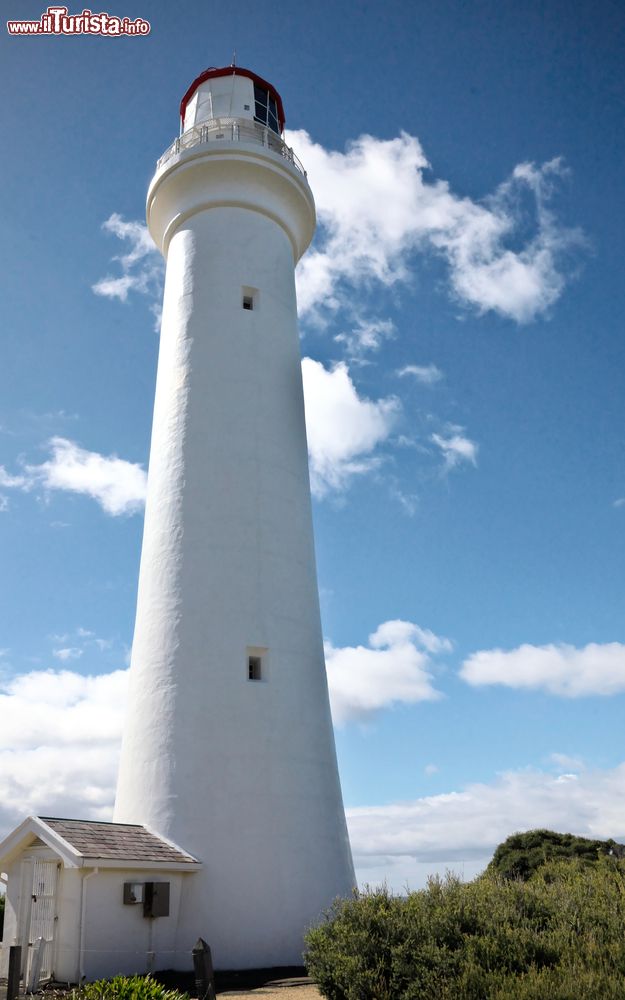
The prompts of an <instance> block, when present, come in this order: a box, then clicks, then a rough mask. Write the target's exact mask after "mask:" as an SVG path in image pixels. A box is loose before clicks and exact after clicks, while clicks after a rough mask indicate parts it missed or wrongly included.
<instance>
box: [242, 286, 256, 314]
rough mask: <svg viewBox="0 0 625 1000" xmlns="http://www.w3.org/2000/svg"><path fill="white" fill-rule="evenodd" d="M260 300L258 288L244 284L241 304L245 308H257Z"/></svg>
mask: <svg viewBox="0 0 625 1000" xmlns="http://www.w3.org/2000/svg"><path fill="white" fill-rule="evenodd" d="M257 302H258V289H257V288H248V287H247V286H244V287H243V288H242V289H241V305H242V306H243V308H244V309H247V310H252V309H256V307H257Z"/></svg>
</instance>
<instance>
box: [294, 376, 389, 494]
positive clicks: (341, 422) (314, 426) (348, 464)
mask: <svg viewBox="0 0 625 1000" xmlns="http://www.w3.org/2000/svg"><path fill="white" fill-rule="evenodd" d="M302 376H303V380H304V400H305V404H306V431H307V435H308V451H309V455H310V477H311V487H312V490H313V493H314V494H315V495H316V496H319V497H322V496H325V495H326V494H327V493H328V492H330V491H332V490H334V491H339V492H340V491H344V490H345V489H346V488H347V487H348V485H349V482H350V480H351V479H352V478H353V477H354V476H356V475H362V474H363V473H365V472H369V471H371V470H372V469H374V468H376V467H377V466H378V465H379V462H380V456H379V455H376V454H374V452H375V450H376V448H377V447H378V446H379V445H381V444H383V443H384V441H386V440H387V438H388V436H389V434H390V433H391V430H392V428H393V426H394V424H395V421H396V419H397V417H398V415H399V412H400V404H399V401H398V400H397V399H396V398H395V397H393V396H389V397H387V398H386V399H378V400H376V401H372V400H370V399H365V398H362V397H360V396H359V395H358V393H357V391H356V387H355V386H354V383H353V382H352V380H351V378H350V375H349V370H348V368H347V366H346V365H345V364H338V365H336V366H335V367H334V368H332V369H327V368H324V366H323V365H322V364H321V363H320V362H319V361H313V360H312V358H304V360H303V361H302Z"/></svg>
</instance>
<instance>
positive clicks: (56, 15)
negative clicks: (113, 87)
mask: <svg viewBox="0 0 625 1000" xmlns="http://www.w3.org/2000/svg"><path fill="white" fill-rule="evenodd" d="M7 31H8V32H9V34H10V35H107V36H109V37H115V36H116V35H149V34H150V22H149V21H144V20H143V18H142V17H137V18H135V19H134V20H132V19H131V18H129V17H117V16H116V15H115V14H105V13H101V14H94V13H93V11H91V10H83V12H82V14H70V13H69V12H68V8H67V7H48V8H47V10H46V11H45V13H43V14H42V15H41V17H40V18H39V20H38V21H7Z"/></svg>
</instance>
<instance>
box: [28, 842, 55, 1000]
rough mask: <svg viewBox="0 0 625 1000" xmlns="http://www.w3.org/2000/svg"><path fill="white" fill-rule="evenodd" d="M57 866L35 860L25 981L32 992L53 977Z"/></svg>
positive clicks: (53, 863) (53, 862)
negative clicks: (43, 981) (45, 980)
mask: <svg viewBox="0 0 625 1000" xmlns="http://www.w3.org/2000/svg"><path fill="white" fill-rule="evenodd" d="M57 874H58V863H57V862H56V861H43V860H39V859H38V858H35V860H34V861H33V882H32V894H31V903H30V919H29V921H28V941H27V942H26V943H27V945H28V957H27V961H26V964H25V970H24V973H25V974H24V981H25V983H26V988H27V990H29V991H31V992H32V991H33V990H36V989H37V987H38V985H39V983H40V982H42V980H44V979H50V978H51V977H52V972H53V969H52V963H53V961H54V931H55V927H56V903H55V896H56V881H57Z"/></svg>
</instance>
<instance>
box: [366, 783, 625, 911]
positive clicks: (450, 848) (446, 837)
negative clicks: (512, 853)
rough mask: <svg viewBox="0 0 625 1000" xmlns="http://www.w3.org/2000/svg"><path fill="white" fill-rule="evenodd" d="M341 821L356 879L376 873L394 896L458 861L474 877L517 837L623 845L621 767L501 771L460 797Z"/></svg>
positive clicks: (420, 801)
mask: <svg viewBox="0 0 625 1000" xmlns="http://www.w3.org/2000/svg"><path fill="white" fill-rule="evenodd" d="M563 779H564V780H563ZM347 821H348V826H349V831H350V838H351V843H352V849H353V852H354V859H355V864H356V868H357V870H360V871H361V873H362V876H361V878H362V880H365V881H366V880H367V879H368V880H372V875H371V872H372V871H375V870H376V869H377V870H379V871H381V872H383V873H384V874H386V875H387V877H388V879H389V882H390V883H391V884H392V885H393V886H394V887H395V888H396V889H397V890H400V891H401V890H402V889H404V888H405V884H406V880H408V881H411V880H414V879H415V877H416V878H418V879H419V880H420V881H423V879H424V876H425V875H426V874H427V873H428V872H435V871H438V872H441V873H443V872H444V871H445V868H447V867H449V868H454V869H456V870H458V869H459V867H460V866H459V862H463V861H466V862H467V867H468V868H469V871H468V872H467V874H470V875H472V874H474V873H475V872H476V871H478V870H479V869H480V868H482V867H484V865H485V864H486V863H487V862H488V861H489V859H490V857H491V855H492V852H493V850H494V848H495V847H496V846H497V844H499V843H501V841H503V840H505V839H506V837H508V836H510V834H512V833H515V832H518V831H522V830H531V829H536V828H540V827H543V828H547V829H552V830H559V831H562V832H567V833H576V834H578V835H580V836H587V837H593V838H602V839H605V838H608V837H613V838H614V839H616V840H620V839H622V838H624V837H625V763H623V764H621V765H619V766H618V767H616V768H614V769H613V770H605V771H587V772H584V773H583V774H579V775H553V774H548V773H545V772H543V771H537V770H531V769H528V770H522V771H508V772H505V773H503V774H501V775H499V776H498V777H497V778H496V779H495V780H494V781H492V782H490V783H476V784H469V785H467V786H465V787H464V788H462V789H461V790H460V791H454V792H448V793H444V794H441V795H432V796H425V797H423V798H419V799H416V800H414V801H411V802H398V803H396V804H394V805H386V806H372V807H367V806H364V807H361V808H352V809H348V810H347ZM460 870H461V869H460ZM412 884H413V885H414V881H412Z"/></svg>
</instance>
